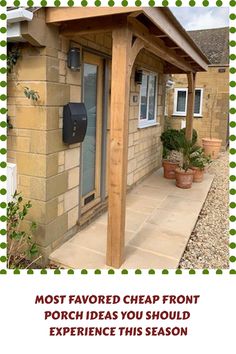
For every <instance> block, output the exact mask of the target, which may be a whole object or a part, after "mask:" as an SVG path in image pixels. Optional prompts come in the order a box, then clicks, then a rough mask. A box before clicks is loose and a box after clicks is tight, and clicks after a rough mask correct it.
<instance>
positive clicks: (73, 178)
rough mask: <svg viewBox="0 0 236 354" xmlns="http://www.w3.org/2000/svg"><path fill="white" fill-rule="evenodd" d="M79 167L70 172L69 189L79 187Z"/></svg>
mask: <svg viewBox="0 0 236 354" xmlns="http://www.w3.org/2000/svg"><path fill="white" fill-rule="evenodd" d="M79 172H80V171H79V167H75V168H73V169H71V170H69V171H68V189H71V188H74V187H76V186H78V185H79Z"/></svg>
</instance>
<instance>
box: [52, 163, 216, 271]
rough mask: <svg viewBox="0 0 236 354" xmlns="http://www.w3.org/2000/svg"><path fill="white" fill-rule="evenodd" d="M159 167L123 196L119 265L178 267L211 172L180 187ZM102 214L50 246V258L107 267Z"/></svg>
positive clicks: (64, 263) (78, 265)
mask: <svg viewBox="0 0 236 354" xmlns="http://www.w3.org/2000/svg"><path fill="white" fill-rule="evenodd" d="M162 174H163V172H162V169H160V170H158V171H157V172H155V173H153V174H152V175H151V176H150V177H148V178H146V179H145V180H144V181H143V182H142V183H141V184H139V185H138V186H137V187H135V188H134V189H133V190H132V191H131V192H130V193H128V195H127V204H126V235H125V236H126V248H125V262H124V264H123V265H122V268H127V269H131V268H161V269H164V268H169V269H170V268H177V267H178V264H179V261H180V259H181V256H182V254H183V252H184V250H185V247H186V245H187V242H188V239H189V237H190V235H191V232H192V230H193V228H194V226H195V224H196V221H197V219H198V215H199V212H200V210H201V208H202V206H203V204H204V201H205V199H206V196H207V193H208V191H209V189H210V186H211V183H212V180H213V176H212V175H209V174H207V173H206V174H205V177H204V181H203V182H202V183H194V184H193V187H192V188H191V189H187V190H184V189H179V188H177V187H176V186H175V181H173V180H167V179H164V178H163V177H162ZM106 234H107V213H105V214H104V215H102V216H100V217H99V218H98V219H97V220H96V221H94V222H93V223H92V224H90V225H89V226H87V227H86V228H85V229H84V230H81V231H80V232H78V233H77V234H76V235H75V236H74V237H73V238H71V239H70V240H69V241H67V242H66V243H65V244H63V245H62V246H61V247H59V248H58V249H57V250H55V251H54V252H53V253H52V254H51V255H50V259H51V261H52V262H53V263H56V264H58V265H59V266H62V267H65V268H87V269H88V268H92V269H96V268H100V269H101V268H108V267H107V266H106V264H105V254H106Z"/></svg>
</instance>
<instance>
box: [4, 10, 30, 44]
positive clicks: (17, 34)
mask: <svg viewBox="0 0 236 354" xmlns="http://www.w3.org/2000/svg"><path fill="white" fill-rule="evenodd" d="M32 19H33V13H32V12H31V11H28V10H26V9H23V8H19V9H15V10H11V11H7V40H8V42H26V40H25V39H24V38H23V36H22V34H21V24H20V23H21V22H22V21H32Z"/></svg>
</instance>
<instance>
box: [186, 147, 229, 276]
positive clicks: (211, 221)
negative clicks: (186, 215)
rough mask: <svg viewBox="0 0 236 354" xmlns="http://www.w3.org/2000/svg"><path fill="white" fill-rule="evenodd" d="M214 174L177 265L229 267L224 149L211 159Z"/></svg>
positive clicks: (226, 175) (209, 170)
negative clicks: (213, 159)
mask: <svg viewBox="0 0 236 354" xmlns="http://www.w3.org/2000/svg"><path fill="white" fill-rule="evenodd" d="M208 172H209V173H211V174H214V175H215V178H214V181H213V183H212V186H211V189H210V191H209V194H208V196H207V199H206V201H205V204H204V206H203V208H202V210H201V213H200V214H199V218H198V221H197V223H196V225H195V228H194V230H193V232H192V234H191V236H190V239H189V242H188V244H187V247H186V249H185V252H184V254H183V256H182V258H181V260H180V264H179V268H187V269H189V268H195V269H196V268H201V269H202V268H208V269H210V268H214V269H216V268H219V269H223V268H229V261H228V258H229V246H228V244H229V234H228V230H229V225H228V217H229V212H228V204H229V202H228V200H229V197H228V152H225V153H222V154H221V155H220V157H219V158H218V159H217V160H215V161H214V162H212V164H211V165H210V167H209V169H208Z"/></svg>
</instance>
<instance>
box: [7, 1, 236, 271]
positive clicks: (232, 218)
mask: <svg viewBox="0 0 236 354" xmlns="http://www.w3.org/2000/svg"><path fill="white" fill-rule="evenodd" d="M13 4H14V6H16V7H19V6H20V5H21V2H20V1H19V0H15V1H13ZM52 4H53V5H54V6H55V7H60V6H62V3H61V1H59V0H55V1H52ZM80 4H81V6H83V7H86V6H88V2H87V1H86V0H82V1H81V2H80ZM107 4H108V6H110V7H113V6H116V3H115V1H113V0H109V1H108V3H107ZM160 4H161V5H162V6H163V7H167V6H174V5H175V6H176V7H181V6H183V2H182V1H181V0H176V1H175V2H174V5H173V2H169V1H167V0H163V1H160V2H158V3H157V2H155V1H152V0H150V1H149V2H148V5H149V6H150V7H153V6H159V5H160ZM188 4H189V6H190V7H194V6H196V2H195V1H194V0H190V1H189V2H188ZM0 5H1V7H6V6H7V1H5V0H1V1H0ZM34 5H35V6H37V5H38V3H37V4H36V3H35V2H34V1H32V0H28V1H27V6H29V7H33V6H34ZM40 5H41V6H42V7H45V6H48V5H49V4H48V2H47V1H46V0H42V1H40ZM75 5H76V2H75V1H73V0H68V1H67V6H68V7H73V6H75ZM94 5H95V6H96V7H99V6H101V5H102V4H101V1H100V0H95V1H94ZM121 5H122V6H123V7H127V6H128V5H129V2H128V1H127V0H123V1H121ZM50 6H52V5H51V2H50ZM63 6H65V5H64V4H63ZM135 6H136V7H140V6H143V4H142V1H140V0H136V1H135ZM202 6H204V7H208V6H213V4H212V2H211V1H208V0H203V1H202ZM215 6H217V7H221V6H223V1H221V0H216V1H215ZM229 6H230V7H231V8H232V10H234V7H235V6H236V1H235V0H230V1H229ZM229 18H230V20H231V21H235V20H236V14H235V13H233V12H232V13H230V14H229ZM0 20H2V21H4V20H6V15H5V14H4V13H2V14H0ZM235 22H236V21H235ZM229 32H230V34H235V33H236V27H234V26H232V25H231V26H230V28H229ZM0 33H1V34H2V35H4V34H5V33H6V27H4V26H3V25H1V24H0ZM6 44H7V42H6V40H5V39H2V40H1V41H0V46H2V47H6ZM229 47H230V50H231V51H232V50H234V49H235V47H236V41H235V39H233V38H232V39H230V41H229ZM230 59H231V60H236V54H234V53H230ZM0 60H6V56H5V55H4V54H2V55H1V56H0ZM2 63H3V62H2ZM2 65H3V64H2ZM229 71H230V74H231V75H233V74H235V73H236V68H235V67H231V68H230V69H229ZM6 72H7V70H6V68H5V67H1V68H0V73H1V74H6ZM6 85H7V83H6V81H4V80H2V81H1V82H0V86H1V87H2V88H5V87H6ZM229 86H230V87H231V88H235V87H236V81H235V78H234V79H232V80H230V82H229ZM6 99H7V96H6V94H5V93H3V94H1V95H0V101H2V103H3V102H4V101H6ZM229 99H230V101H233V102H234V101H235V100H236V95H235V94H234V93H232V94H231V95H230V96H229ZM6 111H7V110H6V109H5V108H0V113H1V114H5V113H6ZM229 112H230V114H235V113H236V108H234V107H233V108H230V111H229ZM5 124H6V122H4V121H2V122H1V123H0V127H1V128H6V125H5ZM229 126H230V128H236V121H233V120H231V121H230V123H229ZM6 139H7V136H6V135H5V134H1V135H0V141H2V142H5V141H6ZM229 140H230V142H235V141H236V135H235V134H230V136H229ZM0 153H1V154H2V155H4V154H6V149H5V148H2V149H0ZM229 153H230V155H231V161H230V163H229V167H230V168H236V162H235V161H232V158H234V155H235V154H236V148H234V147H230V150H229ZM0 167H1V168H2V169H5V168H6V162H5V161H1V162H0ZM1 173H2V172H1ZM6 178H7V177H6V175H4V174H1V176H0V181H1V182H6ZM229 180H230V182H232V183H233V184H232V187H231V188H230V191H229V193H230V195H231V196H235V195H236V187H235V185H234V182H236V174H235V175H234V174H230V176H229ZM0 194H1V195H2V196H5V195H6V189H5V188H1V189H0ZM0 207H1V209H0V210H4V209H5V208H6V203H5V202H1V203H0ZM229 208H231V209H234V208H236V203H235V202H234V201H231V202H230V204H229ZM0 221H2V222H5V221H6V216H5V215H2V216H0ZM229 221H230V222H232V223H234V222H235V221H236V216H234V215H231V216H230V217H229ZM0 235H2V236H5V235H6V230H5V229H0ZM229 235H230V236H235V235H236V229H234V228H230V230H229ZM235 248H236V243H235V242H233V241H232V242H230V243H229V249H230V250H234V249H235ZM0 249H2V250H6V243H5V242H1V243H0ZM6 261H7V259H6V256H3V255H0V262H1V263H6ZM229 261H230V263H231V264H232V263H235V262H236V256H235V255H231V256H230V258H229ZM1 263H0V264H1ZM11 271H12V272H13V274H16V275H19V274H23V273H24V272H26V273H27V274H29V275H32V274H36V273H38V272H40V274H42V275H45V274H50V273H51V272H53V273H54V274H55V275H60V274H64V273H66V274H68V275H75V274H76V273H77V272H79V273H80V274H81V275H87V274H91V273H93V274H94V275H101V274H108V275H114V274H121V275H128V274H135V275H142V274H148V275H158V274H162V275H168V274H172V270H168V269H162V270H160V269H149V270H143V269H135V270H127V269H121V270H114V269H108V270H101V269H95V270H94V271H91V270H87V269H81V270H74V269H67V270H64V269H55V270H52V269H41V270H37V269H36V270H34V269H28V270H24V269H23V270H19V269H14V270H6V269H1V270H0V274H7V273H8V272H11ZM214 272H215V274H217V275H222V274H223V273H224V274H225V273H229V274H236V270H235V269H230V270H229V272H228V271H227V270H221V269H216V270H214ZM185 273H188V274H189V275H195V274H198V273H201V274H212V270H208V269H203V270H196V269H189V270H186V269H176V270H175V271H174V273H173V274H176V275H182V274H185Z"/></svg>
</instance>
